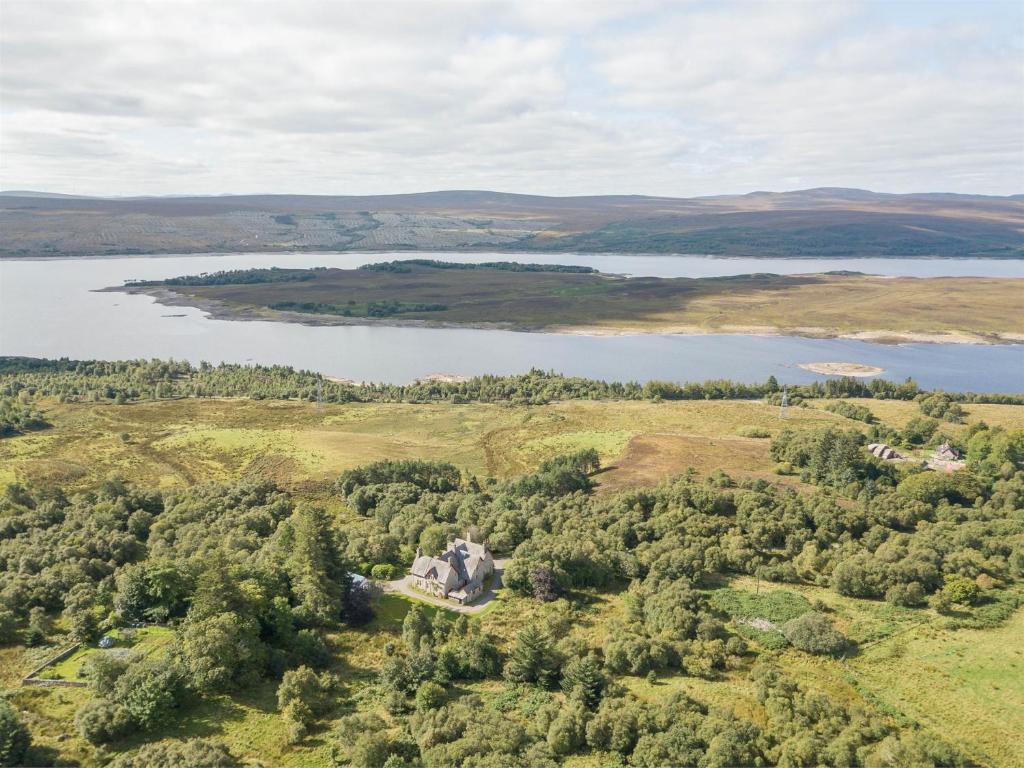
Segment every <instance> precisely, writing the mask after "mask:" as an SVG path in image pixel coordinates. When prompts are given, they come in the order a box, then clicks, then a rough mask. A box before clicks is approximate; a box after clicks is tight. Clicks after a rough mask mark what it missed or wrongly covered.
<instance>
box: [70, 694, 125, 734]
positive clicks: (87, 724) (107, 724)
mask: <svg viewBox="0 0 1024 768" xmlns="http://www.w3.org/2000/svg"><path fill="white" fill-rule="evenodd" d="M131 727H132V722H131V717H130V716H129V715H128V712H127V710H126V709H125V708H124V707H122V706H121V705H120V704H115V703H113V702H111V701H108V700H107V699H93V700H92V701H90V702H88V703H87V704H85V705H84V706H83V707H82V708H81V709H79V710H78V712H77V713H75V730H77V731H78V733H79V735H80V736H81V737H82V738H83V739H85V740H86V741H88V742H90V743H92V744H106V743H107V742H110V741H114V740H115V739H119V738H120V737H122V736H124V735H125V734H126V733H128V731H129V730H130V729H131Z"/></svg>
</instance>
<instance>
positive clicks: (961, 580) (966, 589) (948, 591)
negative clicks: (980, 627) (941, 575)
mask: <svg viewBox="0 0 1024 768" xmlns="http://www.w3.org/2000/svg"><path fill="white" fill-rule="evenodd" d="M942 593H943V594H944V595H945V596H946V597H948V598H949V600H950V602H953V603H960V604H961V605H974V603H976V602H977V601H978V598H979V597H981V587H979V586H978V584H977V583H976V582H974V581H972V580H971V579H968V578H967V577H966V576H947V577H946V584H945V586H943V588H942Z"/></svg>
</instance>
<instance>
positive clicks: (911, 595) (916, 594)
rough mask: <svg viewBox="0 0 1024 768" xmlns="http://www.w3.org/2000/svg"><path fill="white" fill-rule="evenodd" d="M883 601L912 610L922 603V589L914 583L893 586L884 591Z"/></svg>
mask: <svg viewBox="0 0 1024 768" xmlns="http://www.w3.org/2000/svg"><path fill="white" fill-rule="evenodd" d="M885 601H886V602H887V603H892V604H893V605H902V606H906V607H911V608H912V607H914V606H917V605H921V604H922V603H924V588H923V587H922V586H921V585H920V584H919V583H918V582H916V581H912V582H910V583H909V584H894V585H893V586H891V587H889V589H888V590H886V592H885Z"/></svg>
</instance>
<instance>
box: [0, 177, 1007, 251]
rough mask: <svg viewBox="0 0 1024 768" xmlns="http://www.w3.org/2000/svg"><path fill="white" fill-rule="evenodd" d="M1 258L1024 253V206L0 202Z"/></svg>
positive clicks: (851, 200)
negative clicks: (211, 254) (419, 253)
mask: <svg viewBox="0 0 1024 768" xmlns="http://www.w3.org/2000/svg"><path fill="white" fill-rule="evenodd" d="M0 226H2V229H3V231H4V238H3V241H2V242H0V256H6V257H12V256H83V255H94V254H110V255H116V254H133V253H200V252H210V251H215V252H241V251H294V250H413V251H436V250H466V251H504V252H509V251H590V252H602V251H608V252H634V253H702V254H716V255H729V256H753V257H758V256H760V257H772V256H805V257H809V256H839V257H842V256H878V257H897V256H959V257H974V256H989V257H1000V258H1003V257H1022V256H1024V237H1022V232H1024V200H1021V199H1020V198H1019V196H1014V197H987V196H981V195H977V196H975V195H949V194H912V195H890V194H879V193H874V192H868V191H864V190H852V189H833V188H824V189H812V190H802V191H795V192H783V193H772V192H754V193H750V194H747V195H725V196H717V197H700V198H669V197H645V196H640V195H606V196H588V197H541V196H536V195H519V194H507V193H500V192H487V191H444V192H427V193H421V194H407V195H377V196H313V195H241V196H221V197H136V198H88V197H74V196H62V195H52V194H43V193H36V192H8V193H0Z"/></svg>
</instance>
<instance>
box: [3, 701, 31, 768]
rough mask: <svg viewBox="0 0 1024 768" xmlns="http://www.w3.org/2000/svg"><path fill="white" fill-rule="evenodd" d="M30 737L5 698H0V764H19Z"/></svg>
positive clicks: (26, 728) (21, 761) (29, 742)
mask: <svg viewBox="0 0 1024 768" xmlns="http://www.w3.org/2000/svg"><path fill="white" fill-rule="evenodd" d="M31 743H32V737H31V736H30V735H29V732H28V727H27V726H26V725H25V724H24V723H23V722H21V718H20V717H18V713H17V712H16V711H15V710H14V707H12V706H11V704H10V702H8V701H7V700H6V699H0V765H21V764H22V763H23V761H24V759H25V753H26V752H28V748H29V745H30V744H31Z"/></svg>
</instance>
